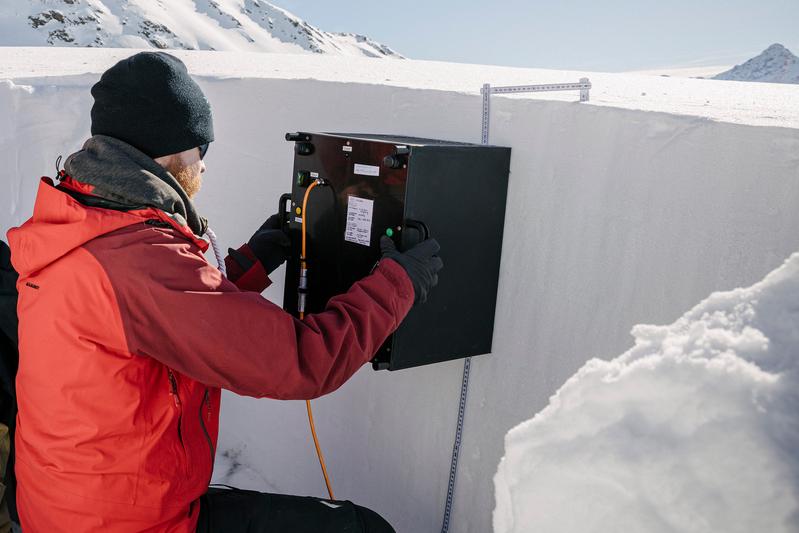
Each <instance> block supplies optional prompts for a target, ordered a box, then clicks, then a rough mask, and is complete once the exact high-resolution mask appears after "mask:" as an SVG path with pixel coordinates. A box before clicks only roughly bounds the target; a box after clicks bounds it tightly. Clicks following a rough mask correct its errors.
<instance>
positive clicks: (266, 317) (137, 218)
mask: <svg viewBox="0 0 799 533" xmlns="http://www.w3.org/2000/svg"><path fill="white" fill-rule="evenodd" d="M70 190H71V191H73V192H74V191H77V192H81V193H84V194H92V191H93V187H91V186H88V185H85V184H82V183H80V182H78V181H75V180H71V179H67V180H66V181H65V182H63V183H62V185H61V186H60V187H59V188H55V187H54V186H53V184H52V182H51V181H50V180H49V179H47V178H43V179H42V182H41V184H40V186H39V192H38V196H37V199H36V205H35V208H34V213H33V217H32V218H31V219H30V220H28V221H27V222H25V224H23V225H22V226H21V227H19V228H14V229H12V230H11V231H10V232H9V233H8V239H9V242H10V244H11V248H12V261H13V264H14V267H15V268H16V270H17V271H18V272H19V274H20V277H19V282H18V285H17V287H18V289H19V305H18V312H19V318H20V327H19V334H20V339H19V342H20V365H19V373H18V377H17V392H18V399H19V415H18V419H17V435H16V454H17V455H16V458H17V464H16V472H17V476H18V483H19V488H18V491H17V502H18V507H19V512H20V519H21V522H22V526H23V527H24V529H25V531H26V532H32V533H35V532H46V533H51V532H55V531H70V532H75V531H81V532H89V531H97V532H100V531H102V532H117V531H119V532H126V531H180V532H189V531H194V530H195V527H196V521H197V516H198V512H199V502H198V498H199V497H200V495H202V494H203V493H204V492H205V491H206V487H207V485H208V482H209V480H210V478H211V471H212V466H213V458H214V453H215V447H216V440H217V431H218V415H219V397H220V388H225V389H228V390H231V391H233V392H235V393H238V394H242V395H247V396H254V397H269V398H279V399H309V398H314V397H317V396H320V395H323V394H326V393H328V392H331V391H333V390H335V389H336V388H338V387H339V386H341V384H342V383H344V382H345V381H346V380H347V379H348V378H349V377H350V376H352V375H353V374H354V373H355V372H356V371H357V370H358V369H359V368H360V367H361V366H362V365H363V364H364V363H365V362H367V361H368V360H369V359H370V358H371V357H372V356H373V355H374V353H375V352H376V351H377V349H378V348H379V347H380V345H381V344H382V342H383V341H384V340H385V339H386V337H387V336H388V335H389V334H390V333H391V332H392V331H393V330H394V329H396V327H397V326H398V325H399V323H400V321H401V320H402V319H403V318H404V317H405V315H406V314H407V312H408V310H409V309H410V307H411V305H412V303H413V287H412V285H411V282H410V280H409V278H408V277H407V274H406V273H405V271H404V270H403V269H402V267H400V266H399V265H398V264H397V263H396V262H394V261H390V260H383V261H381V262H380V264H379V265H378V267H377V268H376V269H375V270H374V272H373V273H372V274H371V275H369V276H368V277H366V278H364V279H363V280H361V281H359V282H358V283H356V284H355V285H354V286H353V287H352V288H351V289H350V290H349V291H348V292H347V293H346V294H343V295H340V296H337V297H335V298H333V299H331V301H330V302H329V304H328V306H327V308H326V310H325V311H324V312H322V313H319V314H316V315H310V316H308V317H307V318H306V320H305V321H299V320H297V319H295V318H293V317H292V316H290V315H289V314H287V313H286V312H284V311H283V310H282V309H281V308H280V307H278V306H276V305H274V304H272V303H271V302H269V301H268V300H266V299H264V298H263V297H261V295H260V294H259V291H260V290H262V289H263V288H264V286H265V283H260V284H259V283H256V282H255V281H254V280H256V279H259V278H260V279H262V280H264V281H265V280H266V279H267V278H266V276H265V275H264V274H263V271H262V269H261V267H260V265H259V264H256V266H255V267H253V269H258V270H259V271H249V272H247V273H245V274H244V275H243V276H241V278H240V281H241V283H242V285H243V286H246V287H249V288H250V289H255V290H249V291H243V290H241V289H240V288H239V287H237V286H236V284H234V283H232V282H231V281H229V280H227V279H225V278H223V277H222V276H221V275H220V273H219V272H218V270H217V269H216V268H214V267H213V266H211V265H209V264H208V262H207V261H206V260H205V258H204V257H203V252H204V251H205V250H206V248H207V244H206V243H205V241H203V240H201V239H199V238H197V237H196V236H195V235H194V234H193V233H192V230H190V229H189V227H187V226H185V225H180V224H179V223H177V222H176V221H175V218H174V217H171V216H169V214H167V213H165V212H164V211H162V210H159V209H155V208H146V207H145V208H141V209H133V210H128V211H124V210H112V209H105V208H99V207H88V206H87V205H84V203H82V202H79V201H78V200H77V199H76V198H74V197H73V196H74V195H71V194H67V192H68V191H70ZM259 272H260V275H259Z"/></svg>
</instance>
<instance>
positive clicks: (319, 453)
mask: <svg viewBox="0 0 799 533" xmlns="http://www.w3.org/2000/svg"><path fill="white" fill-rule="evenodd" d="M319 183H320V182H319V181H316V180H314V182H313V183H311V184H310V185H309V186H308V189H307V190H306V191H305V197H304V198H303V199H302V253H301V255H300V269H301V270H302V269H307V268H308V265H307V264H306V262H305V259H306V256H305V242H306V240H305V221H306V220H307V219H308V215H307V214H306V211H305V210H306V208H307V207H308V197H309V196H310V193H311V190H313V188H314V187H316V186H317V185H319ZM304 318H305V312H303V311H300V320H303V319H304ZM305 407H306V408H307V410H308V423H309V424H310V426H311V435H312V436H313V442H314V446H316V456H317V457H319V466H321V467H322V475H323V476H324V477H325V485H326V486H327V494H328V495H329V496H330V499H331V500H335V498H334V497H333V486H332V484H331V483H330V477H329V476H328V474H327V467H326V466H325V457H324V455H323V454H322V448H321V447H320V446H319V438H318V437H317V436H316V426H315V425H314V421H313V411H312V410H311V400H305Z"/></svg>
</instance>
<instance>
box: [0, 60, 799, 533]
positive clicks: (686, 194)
mask: <svg viewBox="0 0 799 533" xmlns="http://www.w3.org/2000/svg"><path fill="white" fill-rule="evenodd" d="M96 79H97V77H96V76H88V75H87V76H73V77H66V78H57V79H56V78H39V79H36V80H28V81H26V80H16V81H15V82H13V83H12V82H8V81H0V118H2V122H3V128H2V131H0V160H2V162H3V164H4V168H5V172H6V175H5V177H4V178H3V180H2V182H0V230H1V231H2V232H3V233H5V231H7V229H8V228H9V227H11V226H14V225H17V224H19V223H21V222H22V221H24V220H25V219H26V218H27V217H29V216H30V213H31V208H32V204H33V199H34V194H35V191H36V186H37V180H38V177H39V176H41V175H49V176H52V175H53V174H54V172H55V159H56V157H57V156H58V155H59V154H63V155H64V156H66V155H68V154H69V153H71V152H72V151H74V150H76V149H78V148H79V147H80V145H81V144H82V142H83V140H85V138H86V137H87V136H88V135H89V126H90V122H89V110H90V107H91V103H92V100H91V96H90V94H89V88H90V86H91V84H92V83H94V81H96ZM482 81H490V80H479V82H482ZM201 85H202V87H203V89H204V90H205V91H206V94H207V95H208V97H209V99H210V101H211V103H212V106H213V109H214V120H215V127H216V138H217V140H216V141H215V142H214V143H213V145H212V146H211V148H210V150H209V152H208V156H207V157H206V162H207V166H208V171H207V172H206V174H205V182H204V186H203V190H202V191H201V193H200V195H199V197H198V199H197V205H198V208H199V210H200V212H201V213H202V214H203V215H204V216H206V217H208V219H209V221H210V224H211V226H212V227H213V228H214V230H215V232H216V233H217V235H219V236H220V239H221V241H222V244H223V245H224V246H237V245H239V244H240V243H241V242H243V241H245V240H246V239H247V238H248V237H249V235H250V234H251V232H252V231H253V230H254V229H255V228H257V227H258V225H259V224H260V223H261V222H262V221H263V220H264V219H265V218H266V217H267V216H268V215H269V214H271V213H273V212H275V210H276V208H277V201H278V197H279V195H280V194H281V193H283V192H285V191H287V190H288V189H289V180H290V179H291V169H292V161H293V152H292V145H291V144H290V143H287V142H286V141H285V140H283V135H284V133H285V132H287V131H296V130H304V131H363V132H378V133H380V132H389V133H397V134H402V135H415V136H423V137H437V138H444V139H451V140H459V141H467V142H475V143H477V142H479V139H480V97H479V96H477V95H467V94H461V93H454V92H443V91H435V90H415V89H404V88H397V87H387V86H379V85H365V84H352V83H333V82H321V81H315V80H272V79H257V80H256V79H224V80H221V79H202V80H201ZM477 85H478V86H479V83H478V84H477ZM575 98H576V94H575ZM491 141H492V143H493V144H498V145H505V146H510V147H512V148H513V154H512V161H511V178H510V187H509V193H508V208H507V219H506V227H505V240H504V246H503V258H502V267H501V274H500V286H499V295H498V302H497V303H498V306H497V316H496V327H495V335H494V350H493V354H492V355H489V356H481V357H477V358H474V359H473V361H472V382H471V388H470V392H469V401H468V407H467V412H466V421H465V434H464V441H463V448H462V455H461V463H460V470H459V473H458V479H457V487H456V493H455V501H454V517H453V521H452V524H451V528H450V530H451V531H454V532H459V533H460V532H463V533H467V532H468V533H485V532H486V531H490V530H491V514H492V510H493V508H494V488H493V475H494V473H495V471H496V468H497V464H498V462H499V459H500V457H501V455H502V452H503V438H504V436H505V433H506V432H507V431H508V429H510V428H511V427H513V426H515V425H516V424H518V423H519V422H521V421H523V420H526V419H528V418H530V417H531V416H532V415H533V414H534V413H536V412H537V411H539V410H540V409H541V408H543V407H544V406H545V405H546V404H547V400H548V398H549V396H550V395H551V394H552V393H554V392H555V391H556V390H557V388H558V387H559V386H560V385H562V384H563V382H564V381H565V380H566V379H567V378H568V377H569V376H571V375H572V374H573V373H574V372H575V371H576V370H577V369H578V368H579V367H580V366H582V364H583V363H584V362H585V361H586V360H588V359H589V358H591V357H594V356H596V357H605V358H607V357H612V356H615V355H616V354H618V353H621V352H623V351H625V350H626V349H627V348H628V347H629V346H630V345H631V338H630V336H629V332H630V329H631V327H632V326H633V325H634V324H636V323H640V322H644V323H654V324H660V323H670V322H671V321H673V320H674V319H675V318H677V317H678V316H680V315H681V314H682V312H683V311H684V310H685V309H687V308H690V307H691V306H692V305H693V304H695V303H696V302H697V301H699V300H700V299H702V298H704V297H705V296H706V295H707V294H709V293H710V292H712V291H715V290H723V289H730V288H733V287H737V286H747V285H750V284H751V283H753V282H755V281H757V280H758V279H761V278H762V277H763V275H765V274H766V273H767V272H769V271H770V270H772V269H773V268H775V267H776V266H778V265H779V264H781V263H782V261H783V260H784V259H785V257H787V256H788V255H789V254H790V253H791V252H793V251H796V250H797V249H799V232H797V231H796V228H797V227H799V210H797V208H796V207H797V205H799V130H796V129H784V128H772V127H754V126H744V125H735V124H728V123H719V122H711V121H708V120H706V119H701V118H696V117H686V116H675V115H669V114H662V113H652V112H642V111H629V110H624V109H616V108H609V107H596V106H592V105H590V104H578V103H566V102H552V101H541V100H525V99H520V98H505V97H494V98H493V100H492V121H491ZM479 245H480V243H475V246H479ZM442 256H443V258H444V260H445V262H446V250H442ZM209 257H210V256H209ZM209 260H211V261H213V259H212V258H210V259H209ZM450 268H454V266H453V265H450ZM442 275H446V269H445V270H444V271H443V273H442ZM282 276H283V271H282V268H281V270H278V271H277V272H276V274H275V275H274V276H273V277H274V279H275V284H274V285H273V286H272V287H270V289H269V290H268V291H267V292H266V296H267V297H269V298H271V299H272V300H273V301H275V302H278V303H280V301H281V300H282V291H283V284H282ZM475 283H479V280H475ZM468 304H469V302H468V295H464V305H468ZM208 335H224V332H223V331H209V332H208ZM265 342H268V339H265ZM256 356H257V354H253V357H256ZM461 372H462V362H460V361H454V362H449V363H443V364H438V365H434V366H430V367H425V368H417V369H411V370H404V371H400V372H395V373H388V372H374V371H373V370H371V368H369V367H364V368H363V369H362V370H361V371H360V372H359V373H358V374H356V376H355V377H354V378H353V379H352V380H351V381H350V382H349V383H347V384H346V385H344V387H342V388H341V389H340V390H339V391H337V392H335V393H333V394H331V395H329V396H327V397H325V398H321V399H319V400H317V401H315V402H314V406H315V416H316V424H317V430H318V432H319V435H320V438H321V442H322V446H323V449H324V451H325V454H326V458H327V461H328V469H329V471H330V474H331V477H332V480H333V486H334V489H335V492H336V496H337V497H338V498H341V499H350V500H353V501H355V502H358V503H360V504H362V505H366V506H368V507H371V508H374V509H375V510H377V511H378V512H380V513H381V514H383V515H384V516H385V517H386V518H387V519H388V520H389V521H390V522H392V524H394V526H395V527H396V529H397V531H398V532H400V533H417V532H430V531H438V530H439V529H440V527H441V519H442V509H443V506H444V500H445V495H446V488H447V480H448V471H449V461H450V454H451V450H452V442H453V436H454V430H455V422H456V414H457V404H458V394H459V388H460V382H461ZM214 480H215V481H216V482H220V483H229V484H233V485H237V486H241V487H246V488H254V489H259V490H266V491H276V492H285V493H295V494H308V495H317V496H323V495H324V494H325V490H324V484H323V481H322V478H321V474H320V471H319V466H318V463H317V461H316V457H315V454H314V451H313V445H312V443H311V441H310V436H309V431H308V427H307V420H306V415H305V408H304V404H303V403H302V402H279V401H269V400H253V399H248V398H241V397H237V396H235V395H233V394H227V395H226V396H224V402H223V409H222V429H221V436H220V441H219V450H218V454H217V465H216V471H215V475H214Z"/></svg>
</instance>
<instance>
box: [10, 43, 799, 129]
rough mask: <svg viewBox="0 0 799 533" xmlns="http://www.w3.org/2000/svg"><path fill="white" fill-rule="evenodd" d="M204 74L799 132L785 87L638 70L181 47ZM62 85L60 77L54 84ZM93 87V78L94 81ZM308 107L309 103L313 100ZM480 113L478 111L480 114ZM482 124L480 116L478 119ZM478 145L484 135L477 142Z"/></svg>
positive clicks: (84, 54) (42, 63)
mask: <svg viewBox="0 0 799 533" xmlns="http://www.w3.org/2000/svg"><path fill="white" fill-rule="evenodd" d="M134 52H135V51H134V50H127V49H102V50H98V49H88V48H78V49H69V48H47V49H42V48H26V47H23V48H16V47H7V48H3V47H0V79H13V80H18V82H19V83H22V84H24V83H25V82H26V80H28V79H37V80H40V79H42V77H51V78H52V77H59V78H60V77H62V76H74V75H78V74H90V75H91V76H89V77H87V80H89V79H94V78H96V77H98V76H99V74H101V73H102V72H103V71H104V70H105V69H107V68H109V67H110V66H111V65H113V64H114V63H115V62H116V61H118V60H120V59H122V58H124V57H128V56H129V55H131V54H133V53H134ZM173 53H174V54H175V55H177V56H178V57H180V58H181V59H182V60H183V61H185V62H186V64H187V65H188V67H189V70H190V72H192V73H193V74H195V75H197V76H205V77H209V78H223V79H224V78H248V79H283V80H298V79H314V80H319V81H328V82H345V83H360V84H369V85H381V86H390V87H405V88H410V89H433V90H437V91H454V92H457V93H462V94H469V95H479V94H480V87H482V85H483V83H491V84H492V85H497V86H500V85H528V84H531V83H560V82H576V81H578V80H579V79H580V78H582V77H588V78H590V80H591V82H592V84H593V88H592V89H591V101H590V104H589V105H590V106H609V107H617V108H624V109H635V110H640V111H657V112H664V113H669V114H675V115H688V116H693V117H701V118H707V119H711V120H718V121H722V122H733V123H738V124H750V125H759V126H779V127H787V128H799V91H797V90H796V88H795V87H793V86H790V85H782V84H748V85H747V86H745V88H742V87H740V85H739V84H737V83H719V82H717V81H713V80H695V79H685V78H664V77H658V76H644V75H638V74H632V73H626V74H612V73H604V72H585V71H556V70H544V69H528V68H513V67H498V66H493V65H470V64H462V63H446V62H440V61H420V60H410V59H409V60H403V61H371V60H369V59H366V58H361V57H350V56H348V57H339V56H331V55H319V54H303V55H297V54H261V53H245V52H216V53H213V54H209V53H207V52H192V51H183V50H175V51H173ZM58 81H59V80H53V83H56V82H58ZM87 83H88V81H87ZM494 98H495V99H497V100H504V99H521V100H545V101H564V102H574V101H575V100H577V99H578V98H577V93H576V92H547V93H532V94H524V95H514V96H495V97H494ZM305 105H310V104H309V103H306V104H305ZM474 112H475V113H479V110H475V111H474ZM473 120H474V121H475V123H476V124H477V125H478V126H477V127H478V131H479V124H480V117H479V115H477V116H475V118H474V119H473ZM477 140H478V141H479V137H477Z"/></svg>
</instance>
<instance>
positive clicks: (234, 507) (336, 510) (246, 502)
mask: <svg viewBox="0 0 799 533" xmlns="http://www.w3.org/2000/svg"><path fill="white" fill-rule="evenodd" d="M197 533H395V531H394V528H392V527H391V526H390V525H389V523H388V522H386V521H385V520H384V519H383V518H382V517H381V516H380V515H378V514H377V513H375V512H374V511H371V510H369V509H367V508H366V507H361V506H359V505H355V504H354V503H352V502H349V501H330V500H322V499H320V498H311V497H304V496H288V495H284V494H268V493H266V492H257V491H254V490H243V489H235V488H218V487H211V488H209V489H208V492H207V493H206V494H204V495H203V496H202V497H201V498H200V520H199V522H198V523H197Z"/></svg>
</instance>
